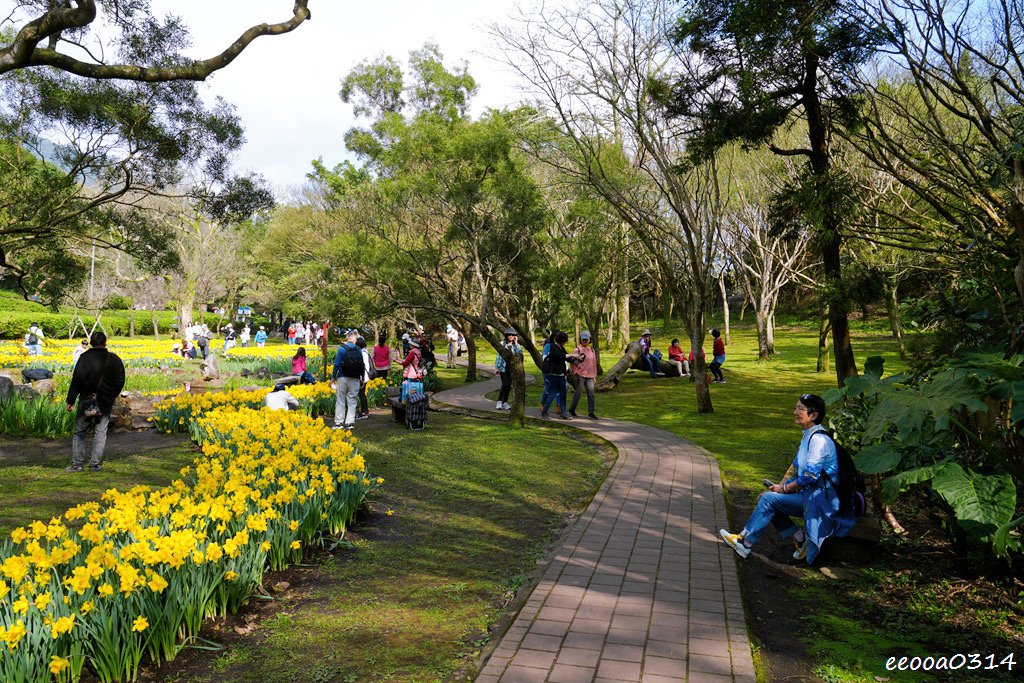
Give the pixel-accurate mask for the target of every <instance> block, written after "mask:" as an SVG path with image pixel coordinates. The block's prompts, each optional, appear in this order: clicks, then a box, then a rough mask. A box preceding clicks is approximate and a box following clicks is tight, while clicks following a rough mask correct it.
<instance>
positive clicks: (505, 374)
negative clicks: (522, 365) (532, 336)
mask: <svg viewBox="0 0 1024 683" xmlns="http://www.w3.org/2000/svg"><path fill="white" fill-rule="evenodd" d="M501 345H502V346H503V347H505V348H506V349H508V350H509V351H510V352H511V353H512V355H514V356H522V355H523V347H522V346H520V344H519V333H518V332H516V331H515V330H514V329H512V328H511V327H510V328H508V329H507V330H505V341H504V342H502V344H501ZM494 374H495V375H498V376H499V377H501V390H500V391H499V392H498V402H497V403H496V404H495V406H494V407H495V408H496V409H497V410H511V409H512V406H511V405H509V402H508V398H509V394H511V393H512V368H510V367H509V366H508V363H506V362H505V359H504V358H502V357H501V354H500V353H499V354H498V357H497V358H496V359H495V360H494Z"/></svg>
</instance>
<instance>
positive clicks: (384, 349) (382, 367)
mask: <svg viewBox="0 0 1024 683" xmlns="http://www.w3.org/2000/svg"><path fill="white" fill-rule="evenodd" d="M373 369H374V370H376V371H377V376H378V377H382V378H384V379H387V378H388V375H390V374H391V347H390V346H388V337H387V335H386V334H384V333H383V332H381V333H380V336H379V337H377V345H376V346H374V347H373Z"/></svg>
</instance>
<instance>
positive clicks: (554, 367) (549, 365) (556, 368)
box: [541, 332, 572, 420]
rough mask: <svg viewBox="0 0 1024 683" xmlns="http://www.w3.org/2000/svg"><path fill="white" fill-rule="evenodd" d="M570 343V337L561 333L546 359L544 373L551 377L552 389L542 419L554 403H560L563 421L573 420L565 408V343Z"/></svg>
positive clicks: (545, 402) (557, 335)
mask: <svg viewBox="0 0 1024 683" xmlns="http://www.w3.org/2000/svg"><path fill="white" fill-rule="evenodd" d="M567 341H569V335H567V334H566V333H565V332H559V333H558V334H556V335H555V340H554V343H553V344H551V350H550V351H549V352H548V356H547V358H545V359H544V372H545V373H546V374H547V375H550V376H551V380H550V384H551V389H550V391H549V392H548V397H547V399H546V400H545V401H544V409H543V410H542V411H541V417H547V416H548V409H549V408H550V407H551V404H552V402H554V401H555V400H557V401H558V407H559V408H561V411H562V412H561V415H559V417H561V418H562V419H563V420H569V419H572V418H570V417H569V411H568V410H567V409H566V406H565V392H566V384H565V362H566V353H565V343H566V342H567Z"/></svg>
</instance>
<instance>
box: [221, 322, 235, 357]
mask: <svg viewBox="0 0 1024 683" xmlns="http://www.w3.org/2000/svg"><path fill="white" fill-rule="evenodd" d="M236 339H238V333H237V332H235V326H234V325H232V324H231V323H228V328H227V330H226V331H225V332H224V357H225V358H227V357H228V351H230V350H231V349H233V348H235V340H236Z"/></svg>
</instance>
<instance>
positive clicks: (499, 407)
mask: <svg viewBox="0 0 1024 683" xmlns="http://www.w3.org/2000/svg"><path fill="white" fill-rule="evenodd" d="M494 409H495V410H505V404H504V403H502V402H501V401H498V402H497V403H495V404H494Z"/></svg>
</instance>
